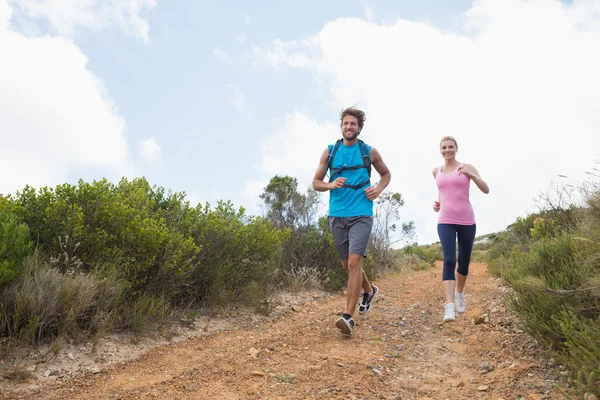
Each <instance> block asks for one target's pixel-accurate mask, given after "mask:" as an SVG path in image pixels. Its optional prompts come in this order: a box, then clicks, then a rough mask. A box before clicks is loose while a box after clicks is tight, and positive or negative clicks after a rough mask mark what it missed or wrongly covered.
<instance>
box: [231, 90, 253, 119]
mask: <svg viewBox="0 0 600 400" xmlns="http://www.w3.org/2000/svg"><path fill="white" fill-rule="evenodd" d="M229 88H230V89H231V97H230V98H229V99H230V101H231V104H232V105H233V106H234V107H235V109H236V110H237V112H238V113H239V114H240V115H243V116H244V117H246V118H248V119H249V120H252V114H250V113H249V112H248V110H246V99H245V98H244V95H243V94H242V92H241V91H240V89H239V88H238V87H237V86H235V85H229Z"/></svg>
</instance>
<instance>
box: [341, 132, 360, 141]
mask: <svg viewBox="0 0 600 400" xmlns="http://www.w3.org/2000/svg"><path fill="white" fill-rule="evenodd" d="M359 133H360V132H344V133H343V136H344V139H346V140H354V139H356V138H357V137H358V134H359Z"/></svg>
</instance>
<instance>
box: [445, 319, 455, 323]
mask: <svg viewBox="0 0 600 400" xmlns="http://www.w3.org/2000/svg"><path fill="white" fill-rule="evenodd" d="M452 321H456V318H444V321H443V322H444V323H446V322H452Z"/></svg>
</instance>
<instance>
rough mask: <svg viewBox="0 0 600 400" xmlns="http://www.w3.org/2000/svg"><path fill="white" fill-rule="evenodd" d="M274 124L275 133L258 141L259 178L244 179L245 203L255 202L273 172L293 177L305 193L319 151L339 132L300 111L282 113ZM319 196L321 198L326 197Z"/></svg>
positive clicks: (324, 198)
mask: <svg viewBox="0 0 600 400" xmlns="http://www.w3.org/2000/svg"><path fill="white" fill-rule="evenodd" d="M275 125H276V126H277V127H278V128H277V130H276V132H275V134H274V135H273V136H271V137H268V138H266V139H263V140H262V141H261V147H260V151H261V152H262V154H263V157H262V160H261V162H260V164H259V165H257V166H256V168H257V169H258V170H259V171H260V179H258V180H255V181H250V182H248V183H247V184H246V187H245V189H244V197H245V199H246V200H247V201H248V202H256V199H258V196H259V195H260V194H261V193H262V192H263V189H264V187H265V186H267V184H268V183H269V180H270V179H271V178H272V177H273V176H275V175H280V176H281V175H290V176H293V177H296V178H297V179H298V189H299V190H300V191H301V192H305V191H306V189H308V188H309V187H311V185H312V179H313V176H314V174H315V171H316V170H317V166H318V164H319V158H320V156H321V154H322V153H323V151H324V150H325V149H326V147H327V144H329V143H333V142H335V141H336V140H337V139H338V136H339V134H338V132H339V131H340V128H339V125H336V124H333V123H326V124H319V123H317V122H316V121H314V120H312V119H311V118H310V117H308V116H307V115H306V113H305V112H301V111H294V112H291V113H288V114H286V115H285V116H284V117H283V119H282V120H281V121H276V122H275ZM322 197H323V201H326V200H327V198H326V197H325V196H322ZM250 211H253V210H250Z"/></svg>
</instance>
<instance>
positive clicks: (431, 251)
mask: <svg viewBox="0 0 600 400" xmlns="http://www.w3.org/2000/svg"><path fill="white" fill-rule="evenodd" d="M401 252H402V253H403V254H408V255H414V256H417V257H418V258H419V260H421V261H423V263H424V265H423V266H420V267H419V269H425V268H424V266H425V265H426V266H427V268H430V267H433V266H434V265H435V262H436V261H441V260H443V259H444V256H443V254H442V247H441V246H440V245H427V246H419V245H418V244H417V243H413V244H411V245H409V246H406V247H404V248H403V249H402V250H401Z"/></svg>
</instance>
